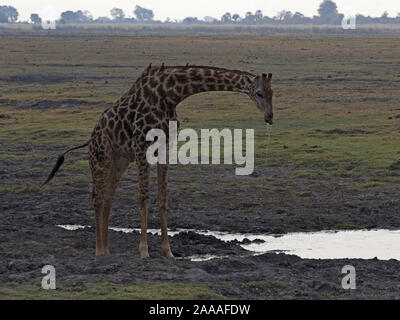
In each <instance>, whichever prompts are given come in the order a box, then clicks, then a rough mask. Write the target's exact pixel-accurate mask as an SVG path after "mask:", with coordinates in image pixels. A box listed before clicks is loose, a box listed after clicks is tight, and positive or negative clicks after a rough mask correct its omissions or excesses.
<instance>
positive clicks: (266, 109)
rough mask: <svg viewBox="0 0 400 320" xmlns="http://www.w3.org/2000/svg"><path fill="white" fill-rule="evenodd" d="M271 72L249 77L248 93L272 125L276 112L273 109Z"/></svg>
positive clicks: (267, 121) (266, 120)
mask: <svg viewBox="0 0 400 320" xmlns="http://www.w3.org/2000/svg"><path fill="white" fill-rule="evenodd" d="M271 80H272V74H271V73H268V74H266V73H263V74H261V75H258V76H255V77H254V78H250V77H249V78H248V81H249V86H248V95H249V97H250V99H251V100H253V101H254V102H255V104H256V106H257V108H258V109H259V110H260V111H261V112H262V113H263V114H264V120H265V122H266V123H269V124H270V125H272V124H273V118H274V113H273V111H272V95H273V91H272V89H271Z"/></svg>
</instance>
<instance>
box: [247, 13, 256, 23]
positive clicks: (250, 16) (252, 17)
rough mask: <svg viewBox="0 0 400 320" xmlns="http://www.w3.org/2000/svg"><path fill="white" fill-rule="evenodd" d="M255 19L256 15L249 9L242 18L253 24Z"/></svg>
mask: <svg viewBox="0 0 400 320" xmlns="http://www.w3.org/2000/svg"><path fill="white" fill-rule="evenodd" d="M255 21H256V17H255V16H254V14H252V13H251V12H250V11H248V12H246V16H245V18H244V22H245V23H247V24H254V23H255Z"/></svg>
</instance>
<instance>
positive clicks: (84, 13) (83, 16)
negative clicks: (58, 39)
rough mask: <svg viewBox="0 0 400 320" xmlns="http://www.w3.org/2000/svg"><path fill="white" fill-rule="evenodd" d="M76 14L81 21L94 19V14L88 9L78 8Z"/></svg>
mask: <svg viewBox="0 0 400 320" xmlns="http://www.w3.org/2000/svg"><path fill="white" fill-rule="evenodd" d="M76 14H77V16H78V19H79V22H90V21H92V20H93V16H92V14H91V13H90V12H89V11H87V10H84V11H82V10H78V11H76Z"/></svg>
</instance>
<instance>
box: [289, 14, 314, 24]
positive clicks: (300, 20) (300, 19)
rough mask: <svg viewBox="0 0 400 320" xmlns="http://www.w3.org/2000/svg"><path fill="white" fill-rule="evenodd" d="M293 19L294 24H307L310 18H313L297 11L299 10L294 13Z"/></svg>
mask: <svg viewBox="0 0 400 320" xmlns="http://www.w3.org/2000/svg"><path fill="white" fill-rule="evenodd" d="M291 20H292V23H293V24H305V23H307V22H309V20H311V19H309V18H306V17H305V16H304V14H302V13H301V12H298V11H297V12H295V14H294V15H293V17H292V19H291Z"/></svg>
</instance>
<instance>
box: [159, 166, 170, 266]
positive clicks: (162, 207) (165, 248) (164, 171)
mask: <svg viewBox="0 0 400 320" xmlns="http://www.w3.org/2000/svg"><path fill="white" fill-rule="evenodd" d="M157 179H158V199H157V200H158V209H159V212H160V221H161V248H162V252H163V255H164V257H166V258H168V259H173V258H174V255H173V254H172V252H171V248H170V245H169V240H168V226H167V183H168V164H157Z"/></svg>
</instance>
